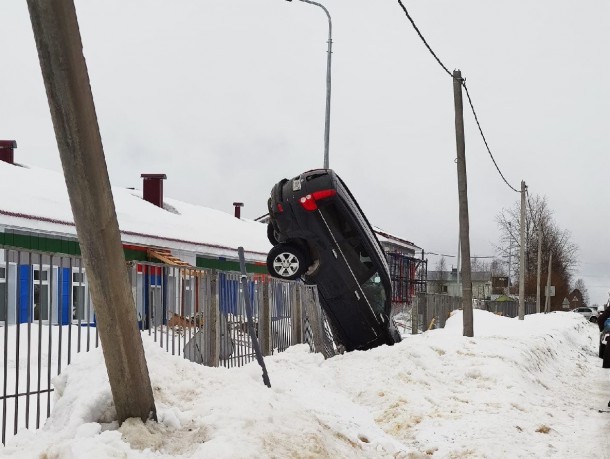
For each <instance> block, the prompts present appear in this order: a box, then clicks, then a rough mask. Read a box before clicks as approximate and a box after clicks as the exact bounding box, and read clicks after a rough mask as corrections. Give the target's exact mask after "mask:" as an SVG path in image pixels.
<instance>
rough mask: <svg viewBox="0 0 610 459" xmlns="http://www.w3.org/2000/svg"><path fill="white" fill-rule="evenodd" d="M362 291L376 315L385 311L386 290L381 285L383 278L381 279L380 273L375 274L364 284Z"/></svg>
mask: <svg viewBox="0 0 610 459" xmlns="http://www.w3.org/2000/svg"><path fill="white" fill-rule="evenodd" d="M362 291H363V292H364V294H365V295H366V298H367V299H368V300H369V304H370V305H371V308H372V309H373V311H374V312H375V313H377V314H381V313H383V312H384V311H385V302H386V296H385V288H384V287H383V284H382V283H381V277H379V274H378V273H374V274H373V275H372V276H371V277H370V278H369V279H368V280H367V281H366V282H365V283H364V284H362Z"/></svg>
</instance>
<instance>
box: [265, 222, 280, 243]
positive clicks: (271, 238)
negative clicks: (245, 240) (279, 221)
mask: <svg viewBox="0 0 610 459" xmlns="http://www.w3.org/2000/svg"><path fill="white" fill-rule="evenodd" d="M267 239H269V242H271V245H278V244H279V241H278V240H277V237H275V229H273V223H271V222H269V223H267Z"/></svg>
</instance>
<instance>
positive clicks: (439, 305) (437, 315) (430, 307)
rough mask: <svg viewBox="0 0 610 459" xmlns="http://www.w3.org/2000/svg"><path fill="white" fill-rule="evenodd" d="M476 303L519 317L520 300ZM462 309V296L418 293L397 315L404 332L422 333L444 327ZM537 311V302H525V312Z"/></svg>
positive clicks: (482, 306) (487, 309)
mask: <svg viewBox="0 0 610 459" xmlns="http://www.w3.org/2000/svg"><path fill="white" fill-rule="evenodd" d="M473 303H474V308H475V309H483V310H486V311H490V312H493V313H494V314H498V315H502V316H506V317H517V316H518V315H519V302H518V301H487V300H485V301H480V300H477V301H476V302H473ZM457 309H462V298H461V297H457V296H449V295H444V294H440V293H418V294H417V295H416V297H415V298H414V300H413V302H412V304H411V306H410V308H405V309H404V310H403V311H402V312H401V313H399V314H398V316H397V317H396V322H397V323H398V325H399V329H400V330H401V331H402V332H403V333H412V334H416V333H421V332H423V331H426V330H430V329H434V328H444V327H445V322H446V321H447V319H448V318H449V317H450V315H451V313H452V311H455V310H457ZM534 313H536V304H535V303H532V302H528V301H526V302H525V314H526V315H527V314H534Z"/></svg>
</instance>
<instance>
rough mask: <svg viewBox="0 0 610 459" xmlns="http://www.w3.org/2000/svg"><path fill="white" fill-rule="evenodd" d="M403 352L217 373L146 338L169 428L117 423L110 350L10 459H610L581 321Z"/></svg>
mask: <svg viewBox="0 0 610 459" xmlns="http://www.w3.org/2000/svg"><path fill="white" fill-rule="evenodd" d="M474 330H475V337H474V338H467V337H464V336H462V314H461V313H460V312H457V313H456V314H454V316H453V317H451V318H450V319H449V320H448V321H447V326H446V327H445V328H444V329H438V330H432V331H429V332H426V333H424V334H421V335H406V336H405V337H404V338H405V339H404V340H403V341H402V342H401V343H400V344H397V345H395V346H392V347H387V346H383V347H380V348H377V349H373V350H371V351H367V352H352V353H348V354H344V355H342V356H338V357H334V358H332V359H329V360H326V361H325V360H324V359H323V358H322V357H321V355H319V354H311V353H309V350H308V347H307V346H306V345H299V346H295V347H292V348H290V349H288V350H287V351H286V352H283V353H280V354H277V355H275V356H273V357H269V358H266V364H267V369H268V372H269V377H270V379H271V385H272V387H271V389H268V388H267V387H265V386H264V385H263V382H262V378H261V369H260V368H259V367H258V365H257V364H256V363H252V364H249V365H247V366H245V367H242V368H234V369H225V368H207V367H203V366H199V365H196V364H193V363H190V362H188V361H185V360H183V359H181V358H179V357H176V356H172V355H170V354H168V353H167V352H165V351H164V350H162V349H160V348H159V347H158V345H157V344H155V343H153V342H152V341H150V340H149V338H148V336H147V335H143V339H144V346H145V350H146V357H147V362H148V367H149V371H150V376H151V380H152V384H153V388H154V394H155V402H156V407H157V414H158V418H159V422H158V423H155V422H148V423H146V424H144V423H142V422H141V421H140V420H128V421H126V422H125V423H124V424H123V425H122V426H120V427H119V426H118V425H117V423H116V422H115V421H114V418H115V410H114V407H113V404H112V397H111V395H110V388H109V385H108V381H107V376H106V371H105V366H104V361H103V357H102V354H101V351H100V350H99V349H98V350H94V351H92V352H90V353H88V354H80V355H78V356H76V357H75V358H74V361H73V363H72V364H71V365H70V366H69V367H67V368H66V369H65V370H64V371H63V373H62V374H61V375H60V376H58V377H56V378H55V379H54V384H55V388H56V391H55V394H56V395H55V396H56V397H57V399H56V401H55V404H54V408H53V411H52V414H51V417H50V418H49V419H48V421H47V423H46V424H45V426H44V428H42V429H40V430H38V431H31V430H30V431H28V430H24V431H21V432H20V433H19V434H18V435H17V436H16V437H13V438H11V439H9V441H8V442H7V445H6V446H5V447H4V448H0V456H2V457H7V458H28V459H29V458H45V459H51V458H74V459H76V458H85V457H86V458H147V459H148V458H174V457H181V458H202V457H213V458H235V457H239V458H267V457H269V458H293V457H294V458H307V457H312V458H313V457H329V458H331V457H332V458H339V457H341V458H343V457H345V458H386V457H388V458H391V457H396V458H430V457H432V458H553V459H555V458H609V457H610V443H609V440H608V432H610V413H600V412H598V409H600V408H605V407H606V405H607V403H608V400H609V399H610V380H609V375H610V371H609V370H604V369H602V368H601V360H600V359H599V358H598V357H597V334H598V333H597V327H596V326H595V325H594V324H591V323H588V322H587V321H586V320H585V319H583V318H582V317H581V316H580V315H576V314H573V313H551V314H547V315H544V314H539V315H532V316H526V318H525V320H524V321H519V320H518V319H512V318H506V317H500V316H496V315H493V314H491V313H488V312H484V311H479V310H475V314H474Z"/></svg>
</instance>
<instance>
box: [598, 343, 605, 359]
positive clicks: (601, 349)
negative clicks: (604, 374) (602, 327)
mask: <svg viewBox="0 0 610 459" xmlns="http://www.w3.org/2000/svg"><path fill="white" fill-rule="evenodd" d="M605 352H606V345H605V344H604V343H599V358H600V359H603V358H604V353H605Z"/></svg>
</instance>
